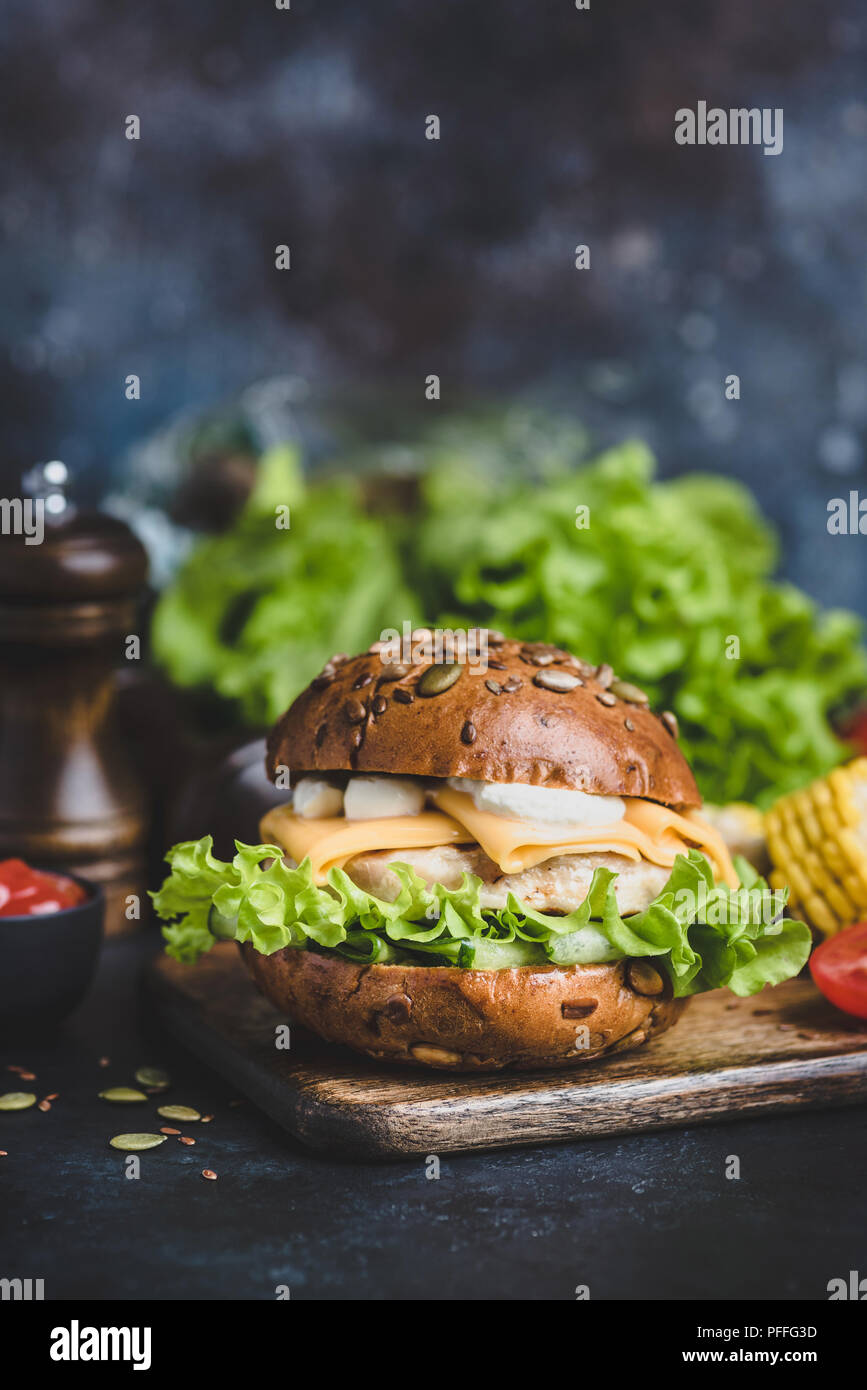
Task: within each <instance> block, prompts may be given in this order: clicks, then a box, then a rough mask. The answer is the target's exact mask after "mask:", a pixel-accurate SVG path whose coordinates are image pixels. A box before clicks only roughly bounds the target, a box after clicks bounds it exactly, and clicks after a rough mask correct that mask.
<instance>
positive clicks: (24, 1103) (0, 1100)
mask: <svg viewBox="0 0 867 1390" xmlns="http://www.w3.org/2000/svg"><path fill="white" fill-rule="evenodd" d="M35 1104H36V1097H35V1096H34V1095H32V1094H31V1092H30V1091H7V1092H6V1094H5V1095H3V1096H0V1110H29V1109H30V1107H31V1105H35Z"/></svg>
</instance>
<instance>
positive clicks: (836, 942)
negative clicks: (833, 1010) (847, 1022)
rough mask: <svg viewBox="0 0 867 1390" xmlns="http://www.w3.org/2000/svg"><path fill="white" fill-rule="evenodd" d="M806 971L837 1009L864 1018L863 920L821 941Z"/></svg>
mask: <svg viewBox="0 0 867 1390" xmlns="http://www.w3.org/2000/svg"><path fill="white" fill-rule="evenodd" d="M810 974H811V975H812V976H813V979H814V980H815V982H816V984H817V985H818V986H819V989H820V990H821V991H822V993H823V994H824V996H825V998H826V999H830V1001H831V1003H832V1004H836V1005H837V1008H838V1009H842V1010H843V1012H844V1013H847V1014H854V1015H855V1017H856V1018H867V922H858V923H857V925H856V926H854V927H846V928H845V930H844V931H841V932H837V934H836V936H830V937H829V938H828V940H827V941H823V942H822V945H821V946H819V947H818V948H817V949H816V950H815V951H814V952H813V954H812V956H811V957H810Z"/></svg>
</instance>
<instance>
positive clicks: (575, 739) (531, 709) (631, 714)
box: [267, 634, 701, 808]
mask: <svg viewBox="0 0 867 1390" xmlns="http://www.w3.org/2000/svg"><path fill="white" fill-rule="evenodd" d="M454 665H455V663H452V665H451V669H449V668H448V666H447V665H445V664H442V665H440V666H435V665H434V663H432V662H431V661H427V662H425V661H422V662H416V663H413V664H405V665H389V664H387V663H386V662H384V661H383V659H382V657H381V655H380V652H379V650H375V649H371V650H370V651H368V652H365V653H364V654H363V655H361V656H356V657H344V656H339V657H333V658H332V660H331V661H330V662H329V663H328V665H327V666H326V667H325V670H324V671H323V672H322V674H321V675H320V676H318V677H317V678H316V680H314V681H313V682H312V684H311V685H310V686H308V688H307V689H306V690H305V691H303V692H302V694H301V695H299V696H298V698H297V699H296V700H295V702H294V703H293V704H292V705H291V706H290V708H289V709H288V710H287V711H286V713H285V714H284V715H283V717H282V718H281V719H280V720H278V722H277V724H276V725H275V726H274V728H273V730H272V732H271V735H270V737H269V739H268V754H267V767H268V772H269V775H270V776H271V777H272V778H274V777H275V776H276V774H277V771H278V769H279V768H280V767H288V768H289V769H290V770H291V775H292V777H293V779H294V778H296V777H299V776H302V775H304V774H307V773H311V772H362V773H371V772H382V773H399V774H404V775H415V776H422V777H443V778H444V777H470V778H474V779H475V780H476V781H482V782H507V783H510V782H511V783H513V782H523V783H526V784H528V785H530V786H538V787H551V788H557V789H570V790H575V791H583V792H589V793H592V794H597V795H601V796H637V797H645V798H646V799H648V800H650V801H657V802H660V803H661V804H663V805H665V806H671V807H675V808H688V807H697V806H700V805H701V797H700V796H699V793H698V788H697V787H696V784H695V779H694V778H693V775H692V772H691V771H690V768H689V765H688V763H687V762H686V759H685V758H684V756H683V754H682V753H681V751H680V749H679V747H678V745H677V723H676V720H675V719H674V716H673V715H670V714H668V713H666V714H663V715H661V716H658V715H656V714H654V713H652V712H651V710H650V709H649V708H648V704H647V699H646V696H644V694H643V692H642V691H640V690H639V689H638V688H637V687H636V686H634V685H631V684H630V683H628V682H626V681H621V680H618V679H617V677H616V676H615V675H614V672H613V671H612V670H611V668H610V666H604V665H603V666H591V665H589V664H588V663H586V662H583V661H581V660H579V659H578V658H577V657H574V656H572V655H571V654H570V653H569V652H566V651H563V650H562V649H561V648H560V647H553V646H550V645H548V644H546V643H542V642H516V641H510V640H507V639H505V638H501V637H500V636H499V634H490V635H489V638H488V663H487V669H486V670H484V671H475V670H474V669H473V668H472V667H471V666H470V665H463V666H461V667H460V669H459V671H458V676H457V678H456V679H454ZM449 681H451V683H450V684H447V682H449ZM438 685H442V686H444V688H442V689H440V690H439V691H436V689H435V688H436V687H437V686H438ZM432 688H433V689H432Z"/></svg>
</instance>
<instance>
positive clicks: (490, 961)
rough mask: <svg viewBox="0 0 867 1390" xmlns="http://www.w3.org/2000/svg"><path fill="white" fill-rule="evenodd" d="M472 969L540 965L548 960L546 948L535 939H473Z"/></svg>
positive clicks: (504, 968) (508, 968)
mask: <svg viewBox="0 0 867 1390" xmlns="http://www.w3.org/2000/svg"><path fill="white" fill-rule="evenodd" d="M467 945H469V946H471V947H472V951H473V959H472V962H471V964H470V969H471V970H510V969H512V968H514V967H515V966H518V965H539V964H542V963H544V962H545V961H546V960H547V956H546V955H545V952H544V949H543V948H542V947H541V946H540V945H538V943H537V942H535V941H486V940H484V938H483V939H481V940H478V941H477V940H473V941H472V942H468V943H467Z"/></svg>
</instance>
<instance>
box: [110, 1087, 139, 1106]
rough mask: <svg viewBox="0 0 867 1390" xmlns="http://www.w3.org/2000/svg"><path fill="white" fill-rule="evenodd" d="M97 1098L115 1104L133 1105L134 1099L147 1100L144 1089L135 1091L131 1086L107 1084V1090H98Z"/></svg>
mask: <svg viewBox="0 0 867 1390" xmlns="http://www.w3.org/2000/svg"><path fill="white" fill-rule="evenodd" d="M99 1098H100V1100H110V1101H112V1102H113V1103H114V1104H116V1105H133V1104H134V1103H135V1102H136V1101H139V1100H147V1096H146V1095H145V1093H144V1091H137V1090H136V1089H135V1087H133V1086H109V1088H108V1090H107V1091H100V1093H99Z"/></svg>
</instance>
